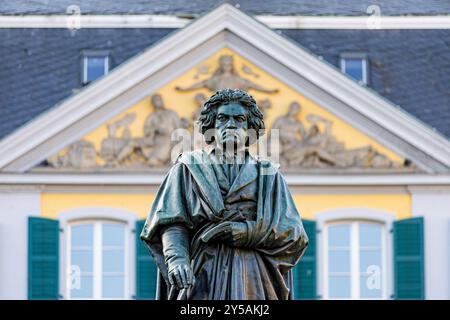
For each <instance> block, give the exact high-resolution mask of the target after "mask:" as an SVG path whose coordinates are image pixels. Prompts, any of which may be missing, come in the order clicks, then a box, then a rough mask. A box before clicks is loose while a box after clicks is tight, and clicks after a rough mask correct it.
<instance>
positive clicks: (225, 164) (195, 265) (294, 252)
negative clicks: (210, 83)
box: [141, 89, 308, 300]
mask: <svg viewBox="0 0 450 320" xmlns="http://www.w3.org/2000/svg"><path fill="white" fill-rule="evenodd" d="M212 128H214V129H216V131H215V134H214V136H213V138H212V139H207V141H208V143H210V144H211V146H212V148H210V149H209V150H208V151H205V150H196V151H193V152H187V153H183V154H182V155H181V156H180V157H179V158H178V161H177V163H176V164H175V165H174V166H173V167H172V168H171V170H170V171H169V173H168V174H167V176H166V178H165V180H164V182H163V184H162V185H161V187H160V189H159V191H158V194H157V196H156V199H155V201H154V203H153V206H152V208H151V210H150V213H149V215H148V218H147V221H146V224H145V226H144V229H143V230H142V233H141V239H142V240H143V241H144V242H145V244H146V245H147V247H148V248H149V250H150V253H151V254H152V256H153V257H154V259H155V261H156V263H157V265H158V269H159V277H158V290H157V298H158V299H163V300H165V299H188V300H198V299H207V300H228V299H236V300H248V299H252V300H253V299H279V300H287V299H293V284H292V269H293V267H294V266H295V265H296V264H297V263H298V262H299V260H300V258H301V257H302V255H303V253H304V251H305V249H306V247H307V245H308V237H307V235H306V233H305V230H304V228H303V225H302V222H301V218H300V214H299V213H298V211H297V209H296V207H295V204H294V201H293V199H292V196H291V194H290V192H289V190H288V187H287V185H286V182H285V180H284V178H283V176H282V175H281V173H280V172H279V171H278V166H277V165H275V164H273V163H271V162H270V161H268V160H260V159H258V158H256V157H253V156H252V155H250V154H249V153H248V152H247V148H248V145H249V143H251V142H254V141H251V142H250V141H249V138H248V135H247V136H246V133H247V132H248V130H249V129H256V130H263V129H264V122H263V115H262V113H261V112H260V111H259V109H258V107H257V106H256V103H255V100H254V99H253V98H252V97H251V96H250V95H248V94H247V93H246V92H244V91H241V90H233V89H225V90H220V91H218V92H216V94H214V95H213V96H212V97H211V98H210V99H209V100H208V101H207V102H205V104H204V106H203V109H202V112H201V115H200V130H201V132H202V133H203V134H204V133H205V132H206V130H208V129H212ZM260 132H263V131H260ZM256 138H258V136H256ZM229 145H233V146H234V148H233V149H232V150H233V152H232V154H230V153H229V152H227V148H228V149H230V148H229V147H228V146H229ZM239 154H241V155H243V156H242V157H240V158H239ZM230 159H231V161H230ZM233 159H240V160H242V161H233Z"/></svg>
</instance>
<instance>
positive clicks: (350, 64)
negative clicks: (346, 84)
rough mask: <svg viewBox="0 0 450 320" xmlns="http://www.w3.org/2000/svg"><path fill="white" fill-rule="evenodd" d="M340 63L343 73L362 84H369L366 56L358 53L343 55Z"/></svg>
mask: <svg viewBox="0 0 450 320" xmlns="http://www.w3.org/2000/svg"><path fill="white" fill-rule="evenodd" d="M340 62H341V71H342V72H344V73H345V74H348V75H349V76H350V77H352V78H353V79H355V80H356V81H358V82H360V83H363V84H367V79H368V68H367V56H366V55H364V54H358V53H353V54H352V53H348V54H342V55H341V59H340Z"/></svg>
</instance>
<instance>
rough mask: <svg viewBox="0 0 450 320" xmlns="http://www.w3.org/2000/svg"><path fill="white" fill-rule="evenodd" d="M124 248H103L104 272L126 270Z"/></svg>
mask: <svg viewBox="0 0 450 320" xmlns="http://www.w3.org/2000/svg"><path fill="white" fill-rule="evenodd" d="M124 269H125V258H124V252H123V250H103V272H124V271H125V270H124Z"/></svg>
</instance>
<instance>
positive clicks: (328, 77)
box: [0, 4, 450, 172]
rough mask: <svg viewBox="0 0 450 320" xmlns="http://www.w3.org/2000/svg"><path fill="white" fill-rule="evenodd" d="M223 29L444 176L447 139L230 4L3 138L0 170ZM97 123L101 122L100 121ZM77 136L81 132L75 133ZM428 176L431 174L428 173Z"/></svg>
mask: <svg viewBox="0 0 450 320" xmlns="http://www.w3.org/2000/svg"><path fill="white" fill-rule="evenodd" d="M225 30H228V31H230V32H231V33H234V34H235V35H237V36H238V37H240V38H242V39H243V40H244V41H247V42H248V43H250V44H252V45H253V46H254V47H255V48H257V49H258V50H261V51H262V52H264V53H265V54H268V55H269V56H271V57H272V58H273V59H274V60H276V61H279V62H280V63H283V64H284V65H285V66H286V67H288V68H289V69H290V70H292V71H293V72H295V73H297V74H299V75H301V76H302V77H304V78H306V79H308V80H309V81H310V82H311V83H312V84H314V85H316V86H317V87H318V88H321V89H322V90H324V91H326V92H327V93H329V94H331V95H333V96H334V97H335V98H336V99H339V100H340V101H342V102H343V103H345V104H346V105H348V106H349V107H351V108H352V109H353V110H354V111H355V112H357V113H360V114H362V115H364V116H365V117H367V118H368V119H370V120H372V121H373V122H375V123H377V124H378V125H380V126H382V127H384V128H388V129H386V130H388V131H390V132H391V133H392V134H394V135H396V136H398V137H399V138H400V139H402V140H404V141H406V142H407V143H409V144H410V145H412V146H414V147H415V148H417V149H419V150H421V151H422V152H424V153H426V154H427V155H429V156H430V157H432V158H434V159H435V160H437V161H439V162H440V163H442V165H441V167H442V169H440V171H448V168H450V141H449V140H447V139H445V138H444V137H442V136H440V135H439V134H437V133H436V132H434V131H433V130H431V129H430V128H428V127H427V126H425V125H424V124H422V123H420V122H419V121H417V120H416V119H415V118H413V117H412V116H411V115H409V114H407V113H406V112H405V111H403V110H400V109H399V108H396V107H395V106H394V105H392V104H391V103H390V102H388V101H386V100H385V99H384V98H382V97H380V96H378V95H376V94H375V93H374V92H372V91H371V90H368V89H367V88H366V87H363V86H360V85H358V84H357V83H356V82H355V81H353V80H351V79H349V78H348V77H347V76H346V75H343V74H342V73H341V72H340V71H339V70H337V69H336V68H333V67H330V66H329V65H328V64H325V63H324V62H323V61H320V60H319V59H317V58H316V57H315V56H312V55H311V54H309V53H308V52H306V51H305V50H304V49H302V48H301V47H299V46H297V45H296V44H294V43H293V42H291V41H289V40H288V39H286V38H284V37H282V36H280V35H278V34H277V33H276V32H274V31H273V30H271V29H269V28H267V27H266V26H264V25H263V24H262V23H260V22H258V21H256V20H254V19H252V18H251V17H249V16H248V15H246V14H244V13H243V12H241V11H239V10H237V9H235V8H234V7H232V6H231V5H229V4H224V5H222V6H220V7H218V8H217V9H216V10H214V11H212V12H210V13H209V14H207V15H205V16H203V17H202V18H199V19H198V20H195V21H194V22H192V23H191V24H189V26H187V27H186V28H184V29H181V30H179V31H178V32H176V33H174V34H173V35H172V36H170V37H169V38H167V39H166V40H164V41H161V42H159V43H158V44H156V45H155V46H153V47H151V48H149V49H148V50H147V51H145V52H144V53H142V54H140V55H138V56H136V57H134V58H132V59H131V60H129V61H128V62H126V63H124V64H122V65H120V66H119V67H117V68H116V69H115V70H113V71H112V72H110V73H109V74H108V75H107V76H105V77H103V78H101V79H99V81H96V82H95V83H93V84H91V85H90V86H88V87H86V88H85V89H84V90H82V91H81V92H79V93H78V94H76V95H74V96H73V97H70V98H68V99H67V100H65V101H63V102H61V104H60V105H58V106H57V107H55V108H53V109H51V110H49V111H48V112H46V113H44V114H43V115H41V116H39V117H37V118H36V119H34V120H33V121H31V122H30V123H28V124H26V125H24V126H23V127H21V128H19V129H18V130H16V131H15V132H13V133H12V134H11V135H9V136H7V137H6V138H4V139H3V140H2V141H1V142H0V168H2V169H3V171H9V172H24V171H26V170H29V169H30V168H31V167H33V166H34V165H35V164H36V163H39V161H41V160H42V159H45V156H46V155H45V154H44V152H48V151H52V152H53V150H49V149H48V148H47V149H46V150H40V149H39V146H41V147H42V144H43V143H45V142H46V141H47V140H48V139H50V138H53V137H56V136H57V135H58V134H60V133H61V132H62V131H63V130H65V129H67V128H69V127H70V126H71V125H74V124H75V123H77V122H78V121H81V120H82V119H83V118H85V117H88V116H91V115H92V114H93V113H94V112H95V111H98V110H99V109H100V108H101V107H102V106H105V105H107V104H108V103H109V102H111V101H112V100H113V99H115V98H117V97H120V96H121V95H123V94H125V93H126V92H127V91H129V90H131V89H132V88H134V87H136V86H138V85H139V84H140V83H141V82H142V81H144V80H145V79H148V78H149V77H150V76H152V75H153V74H155V73H157V72H158V71H159V70H161V69H164V68H165V67H168V66H170V65H171V64H173V63H176V61H177V60H179V59H181V58H182V57H183V56H184V55H186V54H187V53H189V52H190V51H192V50H194V49H195V48H197V47H199V46H201V45H202V44H203V43H205V42H207V41H208V40H209V39H211V38H213V37H215V36H217V35H218V34H220V33H222V32H223V31H225ZM148 61H152V63H148ZM172 76H173V75H172ZM167 78H168V75H165V77H163V79H160V81H161V83H160V85H162V84H163V83H165V82H166V81H168V79H167ZM153 84H154V85H155V86H156V85H157V83H153ZM110 116H112V115H111V114H110ZM99 118H100V117H99ZM100 120H102V121H103V119H102V118H101V119H100ZM91 125H92V126H93V124H91ZM84 128H85V129H88V128H86V127H84ZM78 133H79V134H81V133H82V132H77V133H76V134H78ZM74 138H76V137H74ZM67 143H69V142H68V141H67ZM53 147H54V148H56V147H62V146H61V145H58V146H53ZM41 149H42V148H41ZM38 151H39V152H38ZM30 152H35V153H36V152H38V154H39V156H41V157H43V158H42V159H41V158H39V159H38V156H36V155H33V157H28V158H27V154H29V153H30ZM55 152H56V151H55ZM428 171H429V172H432V170H431V169H430V170H428Z"/></svg>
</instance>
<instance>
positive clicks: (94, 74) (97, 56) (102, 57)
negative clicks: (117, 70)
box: [82, 52, 109, 84]
mask: <svg viewBox="0 0 450 320" xmlns="http://www.w3.org/2000/svg"><path fill="white" fill-rule="evenodd" d="M108 71H109V57H108V55H107V54H106V53H101V52H97V53H85V54H84V55H83V79H82V81H83V84H88V83H90V82H91V81H94V80H96V79H98V78H100V77H102V76H103V75H105V74H107V73H108Z"/></svg>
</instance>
